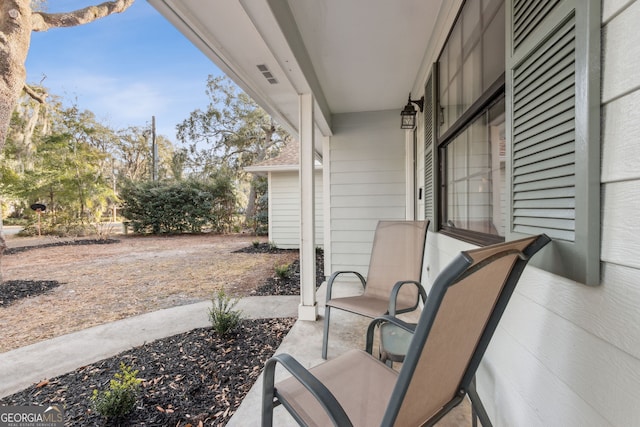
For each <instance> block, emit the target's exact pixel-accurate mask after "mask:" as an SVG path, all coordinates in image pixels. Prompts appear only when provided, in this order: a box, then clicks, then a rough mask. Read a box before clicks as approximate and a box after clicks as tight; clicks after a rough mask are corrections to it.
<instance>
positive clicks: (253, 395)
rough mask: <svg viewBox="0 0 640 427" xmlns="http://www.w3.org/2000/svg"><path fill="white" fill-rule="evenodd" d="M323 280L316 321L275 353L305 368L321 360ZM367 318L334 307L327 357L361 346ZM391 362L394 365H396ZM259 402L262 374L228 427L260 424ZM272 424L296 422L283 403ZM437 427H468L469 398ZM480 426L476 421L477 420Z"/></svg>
mask: <svg viewBox="0 0 640 427" xmlns="http://www.w3.org/2000/svg"><path fill="white" fill-rule="evenodd" d="M359 286H360V285H359V284H355V283H353V284H351V283H345V284H344V285H343V286H341V287H340V290H341V291H342V292H338V293H336V290H337V287H334V296H337V295H340V296H342V295H349V294H353V293H354V292H357V291H358V289H359ZM325 287H326V283H324V284H323V285H322V286H321V287H320V288H319V289H318V296H317V301H318V305H319V312H320V318H319V319H318V320H317V321H315V322H310V321H303V320H298V321H297V322H296V323H295V325H294V326H293V328H292V329H291V331H290V332H289V333H288V334H287V336H286V337H285V339H284V340H283V341H282V343H281V344H280V347H278V350H277V351H276V354H280V353H288V354H290V355H292V356H293V357H295V358H296V359H297V360H298V362H300V363H301V364H302V365H303V366H304V367H306V368H310V367H313V366H316V365H318V364H320V363H322V362H323V360H322V358H321V356H320V355H321V352H322V332H323V317H322V315H323V314H324V301H325V295H326V293H325V292H326V291H325ZM368 324H369V319H367V318H364V317H362V316H358V315H354V314H351V313H347V312H344V311H342V310H333V311H332V312H331V328H330V329H329V331H330V333H329V348H328V358H329V359H331V358H333V357H336V356H338V355H340V354H342V353H344V352H345V351H347V350H350V349H354V348H357V349H364V347H365V333H366V329H367V326H368ZM398 367H399V365H398V364H394V368H398ZM288 375H289V374H288V372H287V371H286V370H284V369H282V368H281V367H280V366H278V367H277V368H276V382H277V381H279V380H281V379H283V378H286V377H287V376H288ZM261 405H262V376H260V378H259V379H258V380H257V381H256V383H255V384H254V385H253V387H252V388H251V390H250V391H249V393H248V394H247V396H246V397H245V398H244V400H243V402H242V404H241V405H240V407H239V408H238V410H237V411H236V413H235V414H234V415H233V416H232V418H231V420H230V421H229V423H227V426H228V427H253V426H259V425H260V420H261ZM273 425H274V426H278V427H289V426H291V427H295V426H297V425H298V424H297V423H296V422H295V421H294V419H293V418H292V417H291V416H290V415H289V413H288V412H287V411H286V409H284V408H283V407H282V406H279V407H277V408H275V410H274V420H273ZM437 425H438V426H440V427H467V426H472V425H473V423H472V417H471V405H470V403H469V401H468V399H465V401H464V402H463V403H462V404H460V405H459V406H458V407H457V408H455V409H454V410H453V411H451V412H450V413H449V414H448V415H447V416H446V417H445V418H443V419H442V420H441V421H440V422H439V423H438V424H437ZM478 425H479V423H478Z"/></svg>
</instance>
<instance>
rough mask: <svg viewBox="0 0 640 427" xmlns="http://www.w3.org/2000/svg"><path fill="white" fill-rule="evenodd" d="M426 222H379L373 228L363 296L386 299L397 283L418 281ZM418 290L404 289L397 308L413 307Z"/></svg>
mask: <svg viewBox="0 0 640 427" xmlns="http://www.w3.org/2000/svg"><path fill="white" fill-rule="evenodd" d="M428 227H429V221H380V222H378V226H377V227H376V232H375V236H374V238H373V247H372V249H371V259H370V260H369V271H368V273H367V286H366V288H365V291H364V294H365V295H367V296H373V297H377V298H389V294H390V293H391V289H392V288H393V285H395V284H396V282H398V281H399V280H415V281H417V282H419V281H420V276H421V274H422V262H423V259H424V244H425V241H426V238H427V228H428ZM416 300H417V290H416V288H415V287H414V286H405V287H403V288H402V290H401V291H400V293H399V294H398V299H397V301H398V305H414V304H415V302H416Z"/></svg>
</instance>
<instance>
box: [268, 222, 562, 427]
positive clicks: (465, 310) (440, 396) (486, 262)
mask: <svg viewBox="0 0 640 427" xmlns="http://www.w3.org/2000/svg"><path fill="white" fill-rule="evenodd" d="M549 241H550V239H549V238H548V237H547V236H545V235H544V234H543V235H540V236H533V237H528V238H525V239H521V240H516V241H512V242H507V243H501V244H497V245H493V246H487V247H484V248H480V249H476V250H471V251H466V252H462V253H460V254H459V255H458V256H457V257H456V258H454V259H453V260H452V261H451V263H450V264H449V265H448V266H447V267H446V268H445V269H443V270H442V272H441V273H440V274H439V275H438V277H437V278H436V280H435V282H434V284H433V286H432V287H431V291H430V292H429V298H428V299H427V303H426V305H425V307H424V309H423V310H422V313H421V315H420V319H419V320H418V323H417V325H416V327H415V330H414V329H413V328H408V329H407V330H408V331H409V332H412V333H413V337H412V338H411V343H410V345H409V349H408V351H407V355H406V357H405V359H404V362H403V364H402V367H401V368H400V371H399V372H397V371H394V370H393V369H391V368H389V367H388V366H387V365H385V364H384V363H383V362H381V361H380V360H378V359H377V358H375V357H373V356H372V355H371V354H370V353H367V352H365V351H361V350H351V351H348V352H347V353H344V354H342V355H340V356H338V357H336V358H335V359H332V360H330V361H328V362H324V363H321V364H320V365H318V366H316V367H314V368H311V369H310V370H307V369H305V368H304V367H303V366H302V365H301V364H300V363H299V362H297V361H296V360H295V359H294V358H292V357H291V356H289V355H287V354H279V355H276V356H274V357H272V358H271V359H269V360H268V361H267V363H266V365H265V369H264V382H263V396H262V399H263V400H262V425H263V426H265V427H268V426H271V425H272V424H273V408H274V407H275V406H277V405H280V404H282V405H283V406H284V407H285V408H286V409H287V411H288V412H289V413H290V414H291V415H292V416H293V417H294V419H295V420H296V421H297V422H298V423H299V424H300V425H308V426H327V425H336V426H345V427H346V426H352V425H353V426H407V427H411V426H421V425H428V426H430V425H433V424H435V423H436V422H437V421H438V420H439V419H441V418H442V417H443V416H444V415H445V414H447V413H448V412H449V411H450V410H451V409H453V408H454V407H455V406H457V405H458V404H459V403H460V402H461V401H462V400H463V398H464V397H465V395H466V394H467V393H468V392H469V389H470V387H471V386H472V380H473V377H474V375H475V372H476V370H477V369H478V366H479V365H480V361H481V359H482V357H483V355H484V353H485V351H486V349H487V347H488V345H489V342H490V340H491V337H492V336H493V333H494V331H495V330H496V327H497V326H498V322H499V321H500V318H501V316H502V314H503V312H504V310H505V308H506V306H507V303H508V302H509V299H510V297H511V295H512V293H513V291H514V289H515V287H516V284H517V283H518V280H519V279H520V275H521V274H522V271H523V270H524V268H525V266H526V264H527V262H528V260H529V259H530V258H531V257H532V256H533V255H534V254H535V253H536V252H538V251H539V250H540V249H541V248H543V247H544V246H545V245H546V244H547V243H548V242H549ZM385 320H386V321H389V322H394V323H395V324H397V325H398V326H399V327H403V322H402V321H400V320H398V319H397V318H394V317H391V316H385ZM368 348H369V349H370V348H371V344H370V343H369V344H368ZM278 363H280V364H281V365H282V366H283V367H284V368H285V369H286V370H287V371H289V372H290V373H291V374H292V377H290V378H287V379H285V380H283V381H280V382H278V383H277V384H275V381H274V377H275V367H276V365H277V364H278Z"/></svg>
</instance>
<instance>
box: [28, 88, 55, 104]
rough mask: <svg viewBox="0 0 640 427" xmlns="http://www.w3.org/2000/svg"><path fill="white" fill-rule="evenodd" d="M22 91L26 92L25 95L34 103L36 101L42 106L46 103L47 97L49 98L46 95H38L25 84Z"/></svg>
mask: <svg viewBox="0 0 640 427" xmlns="http://www.w3.org/2000/svg"><path fill="white" fill-rule="evenodd" d="M22 89H23V90H24V91H25V92H26V94H27V95H29V96H30V97H31V98H32V99H34V100H35V101H38V102H39V103H40V104H44V103H45V102H47V96H49V94H48V93H46V92H45V93H38V92H36V91H35V90H34V89H33V88H32V87H31V86H29V85H28V84H25V85H24V87H23V88H22Z"/></svg>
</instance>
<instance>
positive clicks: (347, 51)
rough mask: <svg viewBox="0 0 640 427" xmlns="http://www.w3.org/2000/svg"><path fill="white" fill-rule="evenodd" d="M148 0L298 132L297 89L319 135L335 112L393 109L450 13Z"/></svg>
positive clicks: (376, 3)
mask: <svg viewBox="0 0 640 427" xmlns="http://www.w3.org/2000/svg"><path fill="white" fill-rule="evenodd" d="M148 1H149V2H150V3H151V4H152V5H153V6H154V7H155V8H156V9H157V10H159V11H160V12H161V13H162V14H163V15H164V16H165V17H166V18H167V19H168V20H169V21H170V22H171V23H172V24H173V25H175V26H176V27H177V28H178V29H179V30H180V31H181V32H182V33H183V34H185V36H187V37H188V38H189V39H190V40H191V41H192V42H193V43H194V44H195V45H196V46H197V47H198V48H200V49H201V50H202V51H203V52H204V53H205V54H206V55H207V56H208V57H209V58H210V59H211V60H212V61H213V62H214V63H215V64H216V65H217V66H218V67H219V68H220V69H221V70H222V71H224V72H225V73H226V74H227V75H228V76H229V77H231V78H232V79H233V80H234V81H235V82H236V83H237V84H238V85H239V86H240V87H241V88H242V89H243V90H244V91H246V92H247V93H248V94H249V95H250V96H251V97H253V98H254V99H255V100H256V102H258V103H259V104H260V105H261V106H262V107H263V108H265V109H266V110H267V111H268V112H269V113H270V114H271V115H272V116H274V117H275V118H276V119H277V120H278V121H279V122H280V123H281V124H282V125H283V126H285V127H287V128H288V130H289V131H291V132H292V133H294V134H297V129H298V96H297V95H298V94H299V93H307V92H312V93H313V94H314V97H315V101H316V104H315V120H316V124H317V127H318V131H319V132H320V133H322V134H323V135H330V134H331V115H332V114H336V113H351V112H362V111H377V110H388V109H397V110H398V114H399V112H400V110H401V109H402V107H403V106H404V104H405V103H406V99H407V95H408V94H409V91H411V90H412V89H413V88H414V86H416V85H417V84H420V83H419V82H418V78H419V76H420V74H421V73H422V72H423V71H424V69H425V67H427V66H428V64H427V63H426V62H429V61H430V57H428V56H427V55H426V53H429V52H432V51H433V49H435V47H434V46H435V43H434V40H435V37H434V35H435V34H440V35H441V34H442V30H441V29H438V28H436V27H437V26H438V22H439V18H440V17H441V16H443V15H446V14H447V13H450V11H449V10H447V11H445V12H443V11H442V10H441V9H443V8H446V7H443V0H402V1H389V0H347V1H345V0H322V1H318V0H235V1H226V0H225V1H202V0H148ZM258 65H265V66H266V67H267V69H268V71H270V72H271V73H272V74H273V77H274V78H275V79H276V80H277V83H275V84H272V83H270V82H269V81H268V80H267V78H265V76H264V75H263V72H262V71H261V70H260V69H258ZM416 90H417V89H416ZM416 90H414V92H416Z"/></svg>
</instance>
